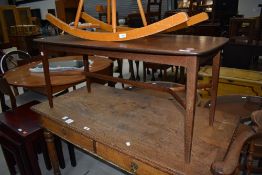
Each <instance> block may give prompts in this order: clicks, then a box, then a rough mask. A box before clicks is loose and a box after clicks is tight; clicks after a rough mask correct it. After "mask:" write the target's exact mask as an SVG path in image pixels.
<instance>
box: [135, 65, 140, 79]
mask: <svg viewBox="0 0 262 175" xmlns="http://www.w3.org/2000/svg"><path fill="white" fill-rule="evenodd" d="M135 63H136V80H137V81H139V80H140V77H139V61H135Z"/></svg>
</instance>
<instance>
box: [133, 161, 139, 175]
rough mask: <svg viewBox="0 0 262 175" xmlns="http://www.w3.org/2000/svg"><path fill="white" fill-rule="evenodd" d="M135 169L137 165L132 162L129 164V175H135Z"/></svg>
mask: <svg viewBox="0 0 262 175" xmlns="http://www.w3.org/2000/svg"><path fill="white" fill-rule="evenodd" d="M137 169H138V165H137V164H136V163H134V162H131V173H132V175H136V171H137Z"/></svg>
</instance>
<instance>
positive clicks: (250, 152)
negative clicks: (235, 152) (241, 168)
mask: <svg viewBox="0 0 262 175" xmlns="http://www.w3.org/2000/svg"><path fill="white" fill-rule="evenodd" d="M253 152H254V143H253V141H251V143H250V146H249V150H248V157H247V175H250V174H251V172H252V167H253Z"/></svg>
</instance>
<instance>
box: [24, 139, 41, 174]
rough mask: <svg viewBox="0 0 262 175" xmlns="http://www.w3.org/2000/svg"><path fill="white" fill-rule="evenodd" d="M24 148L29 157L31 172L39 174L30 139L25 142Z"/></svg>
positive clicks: (35, 154) (35, 155)
mask: <svg viewBox="0 0 262 175" xmlns="http://www.w3.org/2000/svg"><path fill="white" fill-rule="evenodd" d="M25 148H26V152H27V156H28V159H29V165H30V166H31V169H32V173H33V174H35V175H38V174H41V170H40V168H39V164H38V160H37V159H38V158H37V153H36V152H35V151H32V150H34V146H33V142H32V141H31V140H29V141H26V142H25Z"/></svg>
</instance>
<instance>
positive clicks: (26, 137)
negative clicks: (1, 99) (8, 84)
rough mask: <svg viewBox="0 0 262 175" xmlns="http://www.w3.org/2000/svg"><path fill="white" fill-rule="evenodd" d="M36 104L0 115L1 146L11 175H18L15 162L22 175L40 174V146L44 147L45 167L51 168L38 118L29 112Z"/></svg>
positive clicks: (31, 103)
mask: <svg viewBox="0 0 262 175" xmlns="http://www.w3.org/2000/svg"><path fill="white" fill-rule="evenodd" d="M35 104H38V102H35V101H34V102H30V103H27V104H25V105H23V106H20V107H18V108H16V109H14V110H13V111H8V112H4V113H1V114H0V144H1V146H2V149H3V153H4V156H5V159H6V162H7V165H8V168H9V171H10V174H12V175H14V174H16V171H15V168H14V166H15V163H16V164H17V165H18V169H19V172H20V174H21V175H32V174H33V175H40V174H41V171H40V168H39V165H38V158H37V151H38V150H37V149H36V148H37V146H40V147H41V149H40V150H41V151H42V152H43V156H44V160H45V163H46V167H47V168H48V169H51V164H50V161H49V156H48V153H47V147H46V144H45V141H44V136H43V129H42V127H41V126H40V124H39V121H38V119H39V115H38V114H37V113H35V112H33V111H32V110H30V107H31V106H33V105H35Z"/></svg>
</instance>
